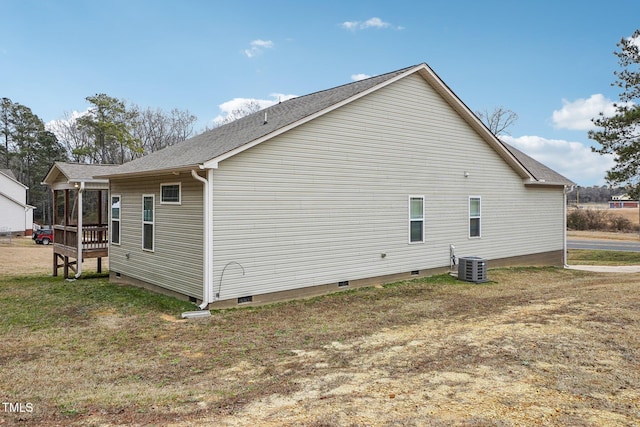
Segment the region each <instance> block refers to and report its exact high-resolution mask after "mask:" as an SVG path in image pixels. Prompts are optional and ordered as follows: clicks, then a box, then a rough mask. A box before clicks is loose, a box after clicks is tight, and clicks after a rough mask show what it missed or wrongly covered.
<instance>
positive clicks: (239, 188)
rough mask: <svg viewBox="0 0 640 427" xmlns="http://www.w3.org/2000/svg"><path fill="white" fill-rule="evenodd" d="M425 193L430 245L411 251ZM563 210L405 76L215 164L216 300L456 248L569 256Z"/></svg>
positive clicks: (374, 269) (370, 273)
mask: <svg viewBox="0 0 640 427" xmlns="http://www.w3.org/2000/svg"><path fill="white" fill-rule="evenodd" d="M465 172H468V173H469V176H468V177H467V178H465V177H464V173H465ZM420 195H423V196H424V198H425V202H424V206H425V242H424V243H414V244H410V243H409V235H408V216H407V215H408V203H409V196H420ZM469 196H480V197H482V237H481V238H479V239H477V238H476V239H469V237H468V231H469V230H468V227H469V225H468V223H469V207H468V203H469ZM562 201H563V196H562V189H561V188H555V189H541V188H533V187H525V186H524V185H523V181H522V179H521V178H520V177H519V176H518V175H517V174H516V173H515V172H514V171H513V170H512V169H511V168H510V167H509V166H508V165H507V164H506V163H505V162H504V160H503V159H502V158H500V157H499V156H498V154H497V153H496V152H495V151H494V150H493V149H491V148H490V147H489V146H488V145H487V143H486V142H485V141H483V140H482V139H481V138H480V137H479V136H478V135H477V134H476V133H475V132H474V131H473V130H472V129H471V128H470V127H469V126H468V125H467V124H466V123H465V122H464V121H463V120H462V119H461V117H460V116H459V115H458V114H457V113H456V112H455V111H454V110H453V109H452V108H450V107H449V106H448V104H446V102H445V101H444V100H443V99H442V98H441V97H440V96H439V95H438V94H437V93H436V92H435V91H434V90H432V89H431V87H430V86H428V84H427V83H426V82H425V81H424V80H423V79H422V78H421V77H419V76H417V75H413V76H409V77H407V78H405V79H402V80H400V81H398V82H396V83H393V84H391V85H389V86H387V87H385V88H383V89H380V90H378V91H376V92H374V93H372V94H370V95H368V96H366V97H364V98H362V99H360V100H357V101H355V102H352V103H351V104H348V105H346V106H344V107H341V108H339V109H337V110H335V111H333V112H331V113H329V114H326V115H324V116H322V117H320V118H318V119H316V120H313V121H311V122H309V123H306V124H304V125H302V126H300V127H298V128H296V129H293V130H291V131H289V132H287V133H285V134H283V135H280V136H278V137H276V138H274V139H272V140H269V141H267V142H265V143H262V144H260V145H258V146H256V147H254V148H251V149H250V150H247V151H245V152H243V153H241V154H239V155H236V156H234V157H232V158H230V159H227V160H225V161H223V162H221V163H220V166H219V169H217V170H215V172H214V202H213V204H214V208H213V209H214V213H213V218H214V219H213V220H214V232H213V235H214V293H217V292H218V291H219V290H220V298H221V299H230V298H237V297H240V296H245V295H256V294H261V293H267V292H274V291H280V290H288V289H293V288H299V287H305V286H313V285H321V284H327V283H334V282H339V281H344V280H356V279H361V278H368V277H375V276H382V275H386V274H393V273H399V272H408V271H412V270H421V269H427V268H435V267H442V266H448V265H449V245H450V244H454V245H455V246H456V248H457V250H456V253H457V254H458V256H465V255H477V256H483V257H485V258H488V259H492V258H501V257H510V256H518V255H525V254H532V253H540V252H546V251H552V250H560V249H562V243H563V239H562V232H563V231H562ZM382 254H385V255H386V256H385V257H382V256H381V255H382ZM233 262H238V263H240V264H241V265H242V267H243V268H244V273H245V274H244V275H243V274H242V270H241V269H240V268H238V267H236V266H235V265H234V264H233ZM225 266H228V268H227V269H226V270H225V274H224V280H223V283H220V279H221V272H222V270H223V269H224V268H225Z"/></svg>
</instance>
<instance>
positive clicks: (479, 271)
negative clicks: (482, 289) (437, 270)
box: [458, 256, 489, 283]
mask: <svg viewBox="0 0 640 427" xmlns="http://www.w3.org/2000/svg"><path fill="white" fill-rule="evenodd" d="M458 279H460V280H464V281H465V282H473V283H484V282H488V281H489V279H487V260H486V259H483V258H480V257H477V256H470V257H461V258H460V259H459V260H458Z"/></svg>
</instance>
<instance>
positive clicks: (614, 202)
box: [609, 194, 639, 209]
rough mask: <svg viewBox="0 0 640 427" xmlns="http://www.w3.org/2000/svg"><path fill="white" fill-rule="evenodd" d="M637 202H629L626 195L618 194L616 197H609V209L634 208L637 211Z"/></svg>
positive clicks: (629, 199) (628, 197) (629, 198)
mask: <svg viewBox="0 0 640 427" xmlns="http://www.w3.org/2000/svg"><path fill="white" fill-rule="evenodd" d="M638 204H639V203H638V201H637V200H631V197H630V196H629V195H628V194H619V195H617V196H611V200H609V209H621V208H635V209H638Z"/></svg>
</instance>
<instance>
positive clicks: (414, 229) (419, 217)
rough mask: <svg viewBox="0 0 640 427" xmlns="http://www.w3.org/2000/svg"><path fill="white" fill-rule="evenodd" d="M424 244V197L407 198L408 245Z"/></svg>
mask: <svg viewBox="0 0 640 427" xmlns="http://www.w3.org/2000/svg"><path fill="white" fill-rule="evenodd" d="M422 242H424V196H410V197H409V243H422Z"/></svg>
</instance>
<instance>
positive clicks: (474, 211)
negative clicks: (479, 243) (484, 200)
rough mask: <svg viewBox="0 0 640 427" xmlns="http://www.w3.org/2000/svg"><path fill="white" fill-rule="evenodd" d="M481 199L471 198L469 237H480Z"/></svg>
mask: <svg viewBox="0 0 640 427" xmlns="http://www.w3.org/2000/svg"><path fill="white" fill-rule="evenodd" d="M480 215H481V209H480V197H478V196H472V197H469V237H480Z"/></svg>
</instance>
